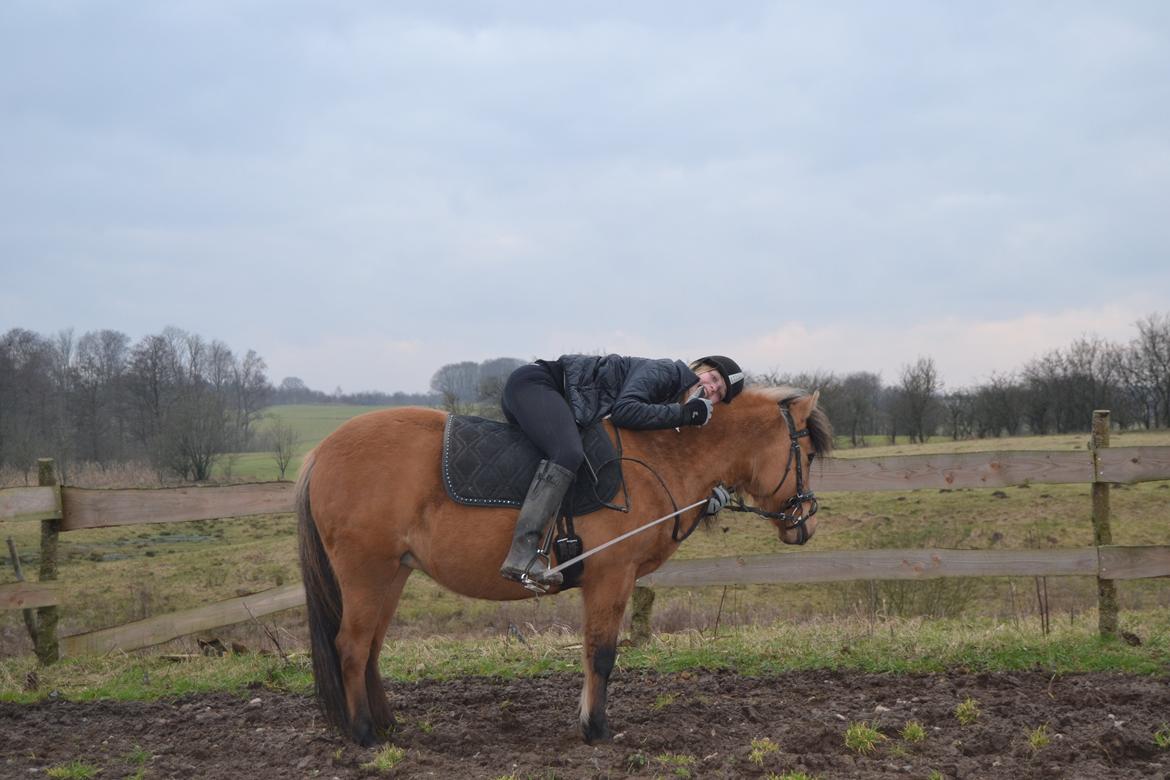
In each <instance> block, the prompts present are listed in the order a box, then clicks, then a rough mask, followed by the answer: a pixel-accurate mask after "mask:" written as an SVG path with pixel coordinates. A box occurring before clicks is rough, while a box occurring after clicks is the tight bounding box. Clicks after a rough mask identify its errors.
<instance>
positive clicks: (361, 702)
mask: <svg viewBox="0 0 1170 780" xmlns="http://www.w3.org/2000/svg"><path fill="white" fill-rule="evenodd" d="M371 558H372V557H371ZM335 568H336V570H337V571H338V572H342V571H344V572H345V573H346V574H345V576H344V577H342V576H339V577H338V584H339V585H340V586H341V596H342V603H343V604H344V605H345V606H344V608H343V610H342V614H341V627H340V629H339V630H338V632H337V638H336V639H335V640H334V644H335V646H336V647H337V655H338V658H339V660H340V661H341V679H342V682H343V683H344V685H345V703H346V709H347V712H348V715H349V731H350V736H351V737H352V738H353V740H354V741H355V742H357V743H358V744H360V745H364V746H366V747H369V746H371V745H374V744H376V743H377V742H378V740H379V738H380V735H379V734H378V725H379V723H378V721H385V722H386V725H387V726H388V725H390V723H391V722H392V721H393V717H392V716H391V714H390V706H389V704H388V703H387V701H386V693H385V691H383V690H382V685H381V676H380V675H378V670H377V663H378V658H377V654H376V652H375V651H376V650H378V649H380V648H381V644H382V637H383V635H384V633H385V628H386V626H387V625H388V624H389V622H390V617H392V616H393V614H394V608H395V607H396V606H397V604H398V595H399V594H400V593H401V592H402V585H403V584H405V581H406V578H405V576H404V577H401V582H399V579H400V578H399V574H400V568H401V567H399V566H397V565H393V566H389V567H387V565H386V561H385V560H373V559H368V560H367V559H364V556H363V559H362V560H346V561H344V562H341V561H338V562H337V563H336V566H335ZM396 585H397V588H395V586H396ZM391 596H393V598H391ZM370 664H373V665H374V668H373V669H372V670H371V669H370V668H369V665H370ZM371 677H375V678H377V688H378V695H377V696H376V697H374V699H375V700H376V701H377V702H378V703H377V704H372V702H371V697H370V694H369V688H370V683H371V682H373V681H372V680H371V679H370V678H371ZM375 712H377V713H378V715H377V716H375V714H374V713H375Z"/></svg>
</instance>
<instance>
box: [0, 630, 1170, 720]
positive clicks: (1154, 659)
mask: <svg viewBox="0 0 1170 780" xmlns="http://www.w3.org/2000/svg"><path fill="white" fill-rule="evenodd" d="M1142 618H1143V619H1144V620H1147V626H1148V627H1149V629H1150V631H1149V634H1148V638H1147V640H1146V641H1144V642H1143V643H1142V644H1141V645H1140V646H1137V647H1133V646H1130V645H1128V644H1126V643H1124V642H1112V641H1103V640H1101V639H1099V638H1097V637H1096V636H1095V630H1096V627H1095V625H1093V626H1089V625H1080V626H1077V627H1067V626H1060V625H1056V626H1054V627H1053V633H1052V634H1050V635H1049V636H1048V637H1044V636H1043V635H1042V634H1040V632H1039V630H1038V629H1036V628H1033V629H1032V630H1019V629H1014V628H1012V627H1011V626H1010V625H1008V624H1004V623H1000V622H996V621H992V620H987V619H981V620H934V621H922V620H892V621H887V622H885V623H883V624H882V625H881V626H879V627H878V628H877V630H872V631H871V627H870V626H868V624H867V623H865V622H864V621H857V620H844V619H841V620H831V621H830V620H826V621H816V622H810V623H803V624H777V625H774V626H758V627H752V628H742V629H739V630H736V631H734V632H729V633H726V634H724V633H721V634H720V637H719V638H718V639H711V638H704V637H703V636H701V635H699V634H698V633H696V632H693V631H688V632H683V633H680V634H659V635H656V636H655V638H654V639H653V641H651V642H650V643H649V644H648V645H647V646H645V647H641V648H628V649H623V651H622V652H621V653H620V654H619V655H618V659H617V666H618V670H619V671H620V670H653V671H657V672H660V673H675V672H679V671H683V670H691V669H708V670H729V671H735V672H738V673H741V674H745V675H753V676H766V675H770V674H778V673H781V672H787V671H798V670H832V669H842V670H846V669H848V670H857V671H864V672H882V673H911V672H937V671H943V670H947V669H961V670H969V671H1020V670H1034V669H1042V670H1044V671H1045V672H1046V673H1050V674H1067V673H1072V672H1087V671H1115V672H1126V673H1131V674H1146V675H1160V676H1164V675H1166V674H1167V669H1170V618H1168V617H1167V615H1166V614H1165V611H1164V610H1159V611H1156V612H1152V613H1151V614H1150V615H1148V616H1145V615H1143V616H1142ZM392 642H393V646H392V652H390V651H388V652H384V653H383V654H382V657H381V659H380V666H381V669H382V672H383V674H384V675H385V676H386V677H387V678H389V679H391V680H394V681H417V680H422V679H432V680H447V679H454V678H458V677H468V676H491V677H503V678H515V677H530V676H536V675H546V674H552V673H561V672H564V673H577V672H579V671H580V664H581V650H580V639H579V637H578V636H577V634H575V633H572V632H558V631H548V632H544V633H541V634H537V635H533V636H531V637H530V638H529V639H528V641H527V644H523V645H522V644H520V643H518V642H509V641H507V639H506V638H505V637H504V636H498V637H494V638H491V639H476V640H458V639H450V638H441V637H426V638H416V639H401V640H392ZM34 670H36V672H37V674H38V675H39V682H40V684H39V687H38V689H37V690H36V691H29V690H26V689H25V688H26V686H25V682H26V680H27V678H28V675H29V673H30V672H32V671H34ZM257 684H259V685H261V686H263V687H266V688H270V689H273V690H279V691H295V692H299V693H309V692H310V691H311V690H312V678H311V672H310V665H309V661H308V657H307V655H306V654H305V653H303V652H297V653H293V654H291V655H290V656H289V658H288V660H287V661H286V660H284V659H281V658H280V657H279V656H266V655H257V654H247V655H228V656H223V657H213V658H207V657H202V656H194V657H192V658H190V659H189V660H188V661H187V662H185V663H175V662H174V661H173V660H168V659H167V658H164V657H161V656H158V655H140V656H129V655H110V656H106V657H88V658H82V659H66V660H64V661H61V662H59V663H57V664H55V665H53V666H50V667H45V668H38V667H37V666H36V661H35V659H33V658H31V657H29V656H24V657H20V658H9V659H4V660H0V700H5V701H18V702H32V701H38V700H41V699H44V698H45V697H46V696H47V695H48V693H49V692H50V691H58V692H59V695H60V696H62V697H64V698H67V699H72V700H80V701H87V700H95V699H118V700H151V699H158V698H163V697H171V696H176V695H181V694H186V693H201V692H209V691H229V692H234V693H236V694H238V695H240V696H241V697H243V696H247V695H252V693H251V690H250V687H249V686H255V685H257Z"/></svg>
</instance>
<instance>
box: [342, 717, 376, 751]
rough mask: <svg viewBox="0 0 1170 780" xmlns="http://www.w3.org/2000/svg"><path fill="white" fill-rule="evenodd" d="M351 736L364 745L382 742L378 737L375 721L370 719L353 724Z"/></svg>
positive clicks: (368, 745)
mask: <svg viewBox="0 0 1170 780" xmlns="http://www.w3.org/2000/svg"><path fill="white" fill-rule="evenodd" d="M350 736H351V737H353V741H354V742H356V743H358V744H359V745H361V746H362V747H374V746H376V745H379V744H381V742H382V740H381V739H379V738H378V732H377V729H375V728H374V724H373V722H372V721H369V720H367V721H364V722H362V723H355V724H353V726H352V727H351V729H350Z"/></svg>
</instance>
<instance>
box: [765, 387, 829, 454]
mask: <svg viewBox="0 0 1170 780" xmlns="http://www.w3.org/2000/svg"><path fill="white" fill-rule="evenodd" d="M743 394H744V395H755V396H761V397H763V398H766V399H768V400H769V401H771V402H772V403H790V402H792V401H796V400H799V399H801V398H804V397H806V396H808V395H811V394H810V393H809V392H808V391H806V390H801V389H799V388H796V387H785V386H780V387H749V388H747V389H745V390H744V391H743ZM805 427H807V428H808V436H809V440H810V441H811V442H812V446H813V452H815V453H816V454H817V457H818V458H822V457H824V456H826V455H829V454H830V453H832V451H833V425H832V423H830V422H829V416H828V415H827V414H825V413H824V412H823V411H821V408H820V406H817V407H816V408H814V409H813V411H812V414H810V415H809V416H808V422H807V423H806V424H805Z"/></svg>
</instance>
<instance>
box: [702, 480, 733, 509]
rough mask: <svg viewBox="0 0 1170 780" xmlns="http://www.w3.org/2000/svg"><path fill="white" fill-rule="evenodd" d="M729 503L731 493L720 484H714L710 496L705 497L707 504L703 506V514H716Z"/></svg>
mask: <svg viewBox="0 0 1170 780" xmlns="http://www.w3.org/2000/svg"><path fill="white" fill-rule="evenodd" d="M729 503H731V493H730V492H728V490H727V488H725V487H723V486H722V485H716V486H715V488H714V489H713V490H712V491H711V498H709V499H707V506H706V507H704V508H703V515H704V516H707V515H717V514H719V511H720V510H721V509H723V507H725V506H727V505H728V504H729Z"/></svg>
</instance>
